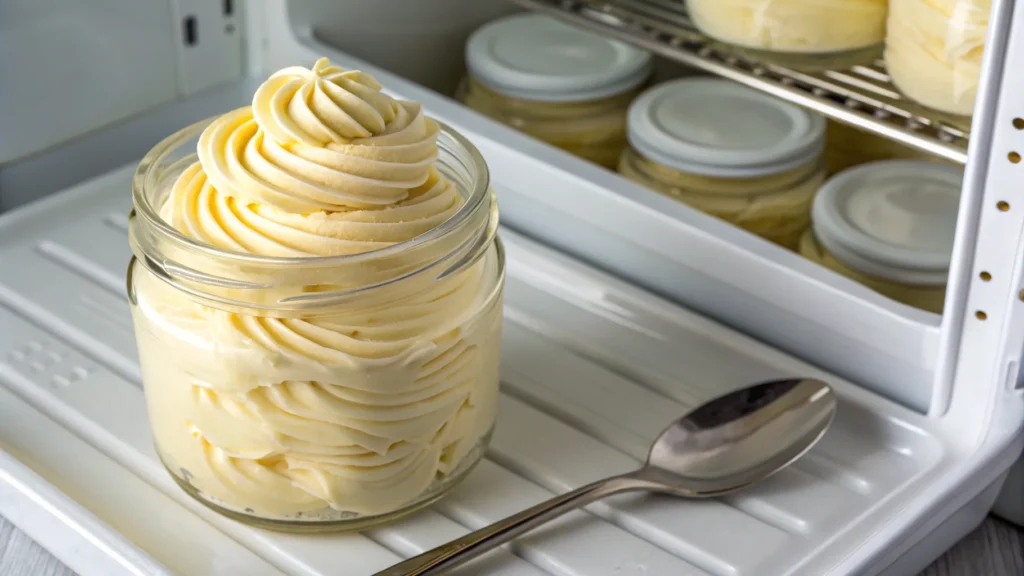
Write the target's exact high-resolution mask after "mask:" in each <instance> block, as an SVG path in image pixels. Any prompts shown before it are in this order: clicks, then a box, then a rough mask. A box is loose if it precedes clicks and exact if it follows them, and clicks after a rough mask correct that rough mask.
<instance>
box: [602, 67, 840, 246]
mask: <svg viewBox="0 0 1024 576" xmlns="http://www.w3.org/2000/svg"><path fill="white" fill-rule="evenodd" d="M628 134H629V143H630V147H629V148H628V149H627V150H626V151H625V152H624V153H623V155H622V159H621V161H620V163H619V172H620V173H621V174H622V175H624V176H626V177H627V178H629V179H630V180H633V181H634V182H637V183H639V184H642V185H644V186H646V187H648V188H650V189H652V190H655V191H657V192H660V193H662V194H665V195H667V196H670V197H672V198H675V199H677V200H679V201H681V202H683V203H685V204H687V205H689V206H691V207H693V208H695V209H697V210H700V211H702V212H705V213H707V214H710V215H712V216H715V217H718V218H721V219H723V220H726V221H728V222H731V223H733V224H735V225H737V226H739V227H740V228H743V229H745V230H748V231H750V232H752V233H754V234H756V235H758V236H761V237H762V238H765V239H766V240H769V241H771V242H774V243H776V244H779V245H781V246H784V247H786V248H790V249H794V250H795V249H796V247H797V244H798V242H799V240H800V236H801V235H802V234H803V232H804V230H806V229H807V226H808V225H809V223H810V209H811V202H812V200H813V199H814V195H815V193H816V192H817V190H818V187H819V186H820V185H821V183H822V182H823V181H824V179H825V171H824V167H823V165H822V160H821V154H822V148H823V144H824V138H825V122H824V119H823V118H822V117H821V116H819V115H816V114H813V113H811V112H808V111H806V110H803V109H801V108H799V107H796V106H793V105H791V104H788V103H786V102H783V101H781V100H778V99H776V98H772V97H771V96H767V95H765V94H762V93H760V92H757V91H755V90H751V89H749V88H746V87H744V86H741V85H739V84H736V83H733V82H728V81H725V80H717V79H709V78H692V79H683V80H677V81H674V82H668V83H665V84H662V85H660V86H657V87H655V88H653V89H651V90H648V91H647V92H645V93H644V94H643V95H642V96H641V97H640V98H638V99H637V100H636V102H634V104H633V106H632V107H631V108H630V112H629V130H628Z"/></svg>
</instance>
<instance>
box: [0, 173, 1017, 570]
mask: <svg viewBox="0 0 1024 576" xmlns="http://www.w3.org/2000/svg"><path fill="white" fill-rule="evenodd" d="M132 171H133V167H132V166H126V167H124V168H122V169H120V170H117V171H115V172H112V173H110V174H108V175H105V176H103V177H101V178H99V179H96V180H93V181H90V182H87V183H84V184H82V185H80V186H78V187H77V188H75V189H74V190H71V191H68V192H66V193H62V194H60V195H58V196H54V197H51V198H49V199H47V200H44V201H42V202H38V203H36V204H33V205H30V206H28V207H25V208H23V209H20V210H17V211H14V212H12V213H9V214H7V215H5V216H4V217H3V218H0V448H2V449H3V450H5V451H6V452H8V453H10V454H11V455H13V456H14V457H15V458H17V459H19V460H20V461H22V462H24V463H25V464H27V465H28V466H29V467H30V468H31V469H32V470H33V471H34V473H33V472H29V471H26V470H25V469H23V468H20V467H18V466H15V465H12V464H10V463H11V462H12V461H9V460H4V459H0V469H3V470H6V472H4V473H3V474H0V486H4V488H3V490H5V494H7V495H11V494H13V495H12V496H10V497H5V498H0V507H2V509H0V513H3V514H5V515H9V516H10V517H11V518H12V520H13V521H14V522H15V523H16V524H18V525H19V526H23V527H26V526H27V527H28V528H29V533H30V534H31V535H32V536H34V537H36V538H38V539H40V540H41V541H42V543H43V544H44V545H47V546H49V547H50V548H51V549H53V550H54V551H55V552H56V553H57V554H58V556H59V557H60V558H61V559H62V560H64V561H65V562H67V563H68V564H69V565H70V566H71V567H72V568H74V569H76V570H78V571H80V572H81V573H83V574H86V575H88V574H109V572H106V571H104V570H106V569H107V568H108V567H101V566H100V564H98V563H96V561H95V559H94V558H93V556H95V553H92V554H90V553H86V552H84V551H83V548H82V546H72V545H68V544H67V543H68V542H69V540H68V536H67V534H62V532H64V533H72V534H78V535H83V534H84V535H86V538H85V540H86V541H89V542H93V543H98V544H99V546H98V547H99V549H100V550H106V551H108V552H109V553H108V554H107V556H109V557H110V558H112V559H113V560H111V562H113V564H116V565H118V566H129V567H130V566H139V568H138V570H135V571H134V572H133V571H132V570H128V572H127V573H140V574H143V573H151V571H150V569H147V568H146V567H147V566H149V567H150V568H152V565H153V563H154V562H159V563H160V564H162V565H163V566H165V567H166V569H167V570H170V571H172V572H175V573H185V574H269V573H278V572H280V573H286V574H339V573H341V574H353V575H356V574H368V573H372V572H373V571H375V570H377V569H381V568H383V567H385V566H387V565H389V564H390V563H393V562H395V561H397V560H398V559H399V558H401V557H405V556H409V555H411V554H414V553H417V552H419V551H421V550H424V549H427V548H430V547H432V546H435V545H438V544H440V543H442V542H444V541H446V540H449V539H451V538H453V537H455V536H457V535H459V534H462V533H464V532H465V531H466V530H468V529H471V528H476V527H479V526H481V525H484V524H486V523H489V522H492V521H495V520H497V519H499V518H501V517H503V516H505V515H507V514H510V513H512V512H515V511H517V510H519V509H521V508H523V507H525V506H528V505H530V504H533V503H535V502H537V501H539V500H541V499H543V498H546V497H548V496H549V495H550V494H551V493H553V492H559V491H564V490H567V489H570V488H573V487H576V486H579V485H581V484H584V483H586V482H589V481H592V480H594V479H597V478H599V477H602V476H605V475H608V474H613V473H619V472H622V471H625V470H628V469H630V468H632V467H634V466H636V465H637V463H638V461H639V460H641V459H642V458H643V457H644V454H645V450H646V446H647V444H648V442H649V441H650V440H651V439H652V438H653V437H654V436H655V435H656V434H657V432H658V431H659V429H660V428H661V427H662V426H663V425H664V424H665V423H666V422H668V421H669V420H671V419H672V418H673V417H675V416H676V415H678V414H680V413H682V412H684V411H685V410H686V408H687V407H688V406H691V405H692V404H693V403H694V402H696V401H699V400H701V399H703V398H707V397H708V396H711V395H717V394H720V393H722V392H724V391H726V390H729V389H732V388H735V387H738V386H741V385H743V384H746V383H749V382H752V381H758V380H763V379H766V378H772V377H777V376H782V375H810V376H818V377H821V378H824V379H826V380H828V381H829V382H832V383H834V384H835V386H836V388H837V390H838V392H839V394H840V397H841V404H840V411H839V415H838V418H837V420H836V422H835V424H834V426H833V428H832V429H831V430H830V432H829V433H828V434H827V435H826V437H825V438H824V439H823V440H822V442H821V444H820V445H819V446H818V447H817V448H815V449H814V450H813V451H812V452H811V453H810V454H809V455H808V456H807V457H806V458H804V459H803V460H801V461H800V462H798V463H797V464H796V465H795V466H794V467H792V468H791V469H789V470H786V471H784V472H783V473H781V474H779V475H778V476H776V477H774V478H772V479H770V480H769V481H767V482H766V483H764V484H763V485H761V486H759V487H757V488H756V489H754V490H752V491H750V492H747V493H744V494H742V495H736V496H732V497H729V498H724V499H721V500H714V501H701V502H684V501H680V500H675V499H669V498H663V497H641V496H630V497H622V498H616V499H611V500H609V501H607V502H605V503H602V504H598V505H594V506H592V507H591V508H590V509H589V510H588V512H580V513H575V514H573V515H571V516H569V517H567V518H565V519H564V520H563V521H561V522H558V523H557V524H555V525H553V526H551V527H549V528H546V529H543V530H540V531H538V532H537V533H535V534H532V535H530V536H528V537H526V538H524V539H521V540H520V541H518V542H516V543H515V544H514V545H512V546H511V547H509V549H508V550H507V551H504V552H500V553H498V554H495V555H493V556H491V557H488V558H485V559H483V562H485V563H486V567H482V566H481V565H476V566H475V567H474V566H469V567H466V568H465V569H464V570H463V572H461V573H466V574H468V573H487V574H544V573H549V574H558V575H564V576H570V575H572V576H576V575H579V576H600V575H604V574H608V575H613V574H614V575H621V574H648V575H666V576H668V575H673V576H674V575H680V574H717V575H757V576H761V575H769V574H770V575H776V574H778V575H782V574H808V575H814V576H820V575H822V574H853V573H859V572H862V573H877V572H880V571H881V570H882V569H883V568H885V566H886V565H888V564H890V563H892V562H896V561H898V560H899V558H900V557H901V556H902V557H903V558H912V559H913V560H914V561H913V564H914V566H913V567H914V568H920V567H923V566H924V564H926V563H927V562H928V561H929V560H930V559H932V558H934V557H935V556H937V555H938V554H940V553H941V552H942V546H944V545H948V544H949V543H951V541H950V542H945V543H943V542H940V543H935V542H931V543H928V544H927V545H926V546H924V548H918V549H917V552H916V553H915V554H912V555H911V556H906V555H905V554H904V553H905V552H906V551H907V550H908V549H909V548H911V547H912V546H913V544H915V543H916V542H917V541H918V540H919V539H920V538H921V537H923V536H924V535H925V532H931V531H932V530H933V529H936V528H939V529H940V530H939V531H940V532H942V530H941V526H942V525H943V522H945V521H947V520H948V519H949V517H950V516H952V515H953V514H954V513H955V512H956V511H957V510H959V509H961V508H962V507H964V506H967V505H968V503H969V502H971V501H974V504H973V506H972V507H969V508H967V510H968V514H967V515H966V516H964V517H961V524H963V526H960V527H957V529H956V530H954V531H953V532H952V533H948V534H945V538H946V539H949V538H957V537H959V536H962V535H963V533H965V532H966V531H967V530H969V529H970V528H971V527H972V526H973V525H976V524H977V523H978V522H980V520H981V519H982V517H983V515H984V512H985V510H986V509H987V507H988V506H990V505H991V499H992V498H994V496H995V494H994V493H991V494H989V492H991V490H989V491H988V492H986V493H985V494H982V490H983V488H985V487H986V486H993V487H994V488H996V489H997V488H998V485H997V483H998V481H999V476H1000V475H1001V472H1000V471H1001V470H1005V468H1006V466H1007V465H1008V462H988V464H989V466H990V469H989V470H988V471H987V472H988V474H989V475H988V476H986V477H984V478H982V477H975V478H972V479H971V480H970V481H968V480H966V476H965V474H967V473H973V472H977V471H979V470H980V469H982V466H981V464H982V463H981V462H972V461H971V460H970V459H968V458H965V457H963V456H961V455H958V454H956V453H955V451H954V450H950V449H949V448H948V446H949V444H951V443H950V442H949V441H948V439H944V438H943V433H942V431H941V430H937V429H933V428H934V424H935V421H933V420H929V419H927V418H926V417H924V416H922V415H920V414H917V413H915V412H912V411H910V410H908V409H905V408H903V407H900V406H898V405H896V404H894V403H891V402H889V401H886V400H883V399H881V398H879V397H877V396H875V395H873V394H870V393H868V392H865V391H864V390H863V389H862V388H859V387H857V386H855V385H853V384H849V383H847V382H845V381H843V380H841V379H839V378H836V377H834V376H831V375H829V374H824V373H822V372H821V371H819V370H817V369H815V368H813V367H811V366H809V365H807V364H805V363H803V362H800V361H798V360H796V359H793V358H791V357H789V356H787V355H785V354H781V353H779V352H777V351H775V350H773V349H771V348H769V347H767V346H765V345H762V344H760V343H758V342H756V341H754V340H752V339H750V338H747V337H745V336H742V335H740V334H738V333H737V332H734V331H732V330H729V329H727V328H724V327H722V326H721V325H719V324H716V323H714V322H711V321H708V320H706V319H704V318H701V317H700V316H698V315H696V314H693V313H691V312H688V311H686V310H684V309H682V308H679V307H676V306H674V305H671V304H668V303H666V302H664V301H661V300H659V299H657V298H655V297H653V296H651V295H649V294H646V293H644V292H642V291H640V290H638V289H636V288H634V287H632V286H630V285H628V284H626V283H624V282H622V281H620V280H617V279H615V278H613V277H610V276H607V275H605V274H602V273H599V272H597V271H594V270H592V269H590V268H588V267H586V266H585V265H582V264H580V263H578V262H576V261H573V260H571V259H570V258H568V257H566V256H564V255H560V254H558V253H555V252H553V251H551V250H549V249H546V248H544V247H541V246H539V245H537V244H534V243H533V242H530V241H528V240H526V239H524V238H522V237H520V236H518V235H516V234H514V233H511V232H510V231H507V230H506V231H504V232H503V233H504V236H505V239H506V242H507V246H508V254H509V265H508V284H507V297H506V320H507V324H506V329H505V334H504V336H505V342H504V351H503V353H504V358H503V365H502V368H503V377H502V379H503V383H504V394H503V397H502V400H501V406H500V415H499V418H500V423H499V426H498V429H497V432H496V435H495V438H494V443H493V447H492V450H491V451H490V453H489V455H488V458H487V459H486V460H485V461H484V462H483V463H482V464H481V465H480V466H479V468H478V469H477V470H476V471H474V473H473V474H472V475H471V476H470V478H469V479H467V481H466V482H465V483H464V484H462V485H461V486H459V487H458V488H457V489H456V490H455V491H454V493H453V494H452V495H451V496H450V497H449V498H446V499H445V500H443V501H441V502H440V503H439V504H438V505H436V506H434V507H433V508H432V509H430V510H428V511H425V512H422V513H420V514H417V515H416V516H414V517H412V518H409V519H407V520H405V521H402V522H399V523H397V524H393V525H389V526H387V527H382V528H378V529H375V530H371V531H367V532H365V533H362V534H348V535H333V536H292V535H283V534H273V533H269V532H264V531H260V530H255V529H252V528H247V527H245V526H243V525H241V524H238V523H235V522H232V521H229V520H226V519H224V518H221V517H219V516H217V515H216V514H213V513H211V512H209V511H208V510H206V509H205V508H203V507H202V506H201V505H199V504H197V503H195V502H193V501H191V500H190V499H189V497H188V496H186V495H185V494H183V493H182V492H181V491H180V490H179V489H178V488H177V486H176V485H175V484H174V483H173V482H172V481H171V479H170V477H169V476H168V475H167V474H166V473H165V471H164V470H163V469H162V468H161V466H160V464H159V463H158V461H157V459H156V456H155V454H154V452H153V449H152V447H151V444H150V437H149V428H148V422H147V417H146V407H145V403H144V398H143V392H142V389H141V382H140V378H139V368H138V365H137V359H136V352H135V346H134V340H133V335H132V328H131V323H130V317H129V310H128V303H127V300H126V297H125V290H124V272H125V269H126V265H127V262H128V259H129V256H130V253H129V250H128V245H127V238H126V226H125V224H126V217H125V214H126V213H127V211H128V208H129V204H130V200H129V190H130V178H131V174H132ZM498 184H499V185H500V184H501V182H498ZM992 456H993V455H987V456H986V457H992ZM1005 459H1006V458H1005V457H1004V458H1003V460H1005ZM5 462H6V463H7V464H5ZM12 478H13V481H12ZM42 479H45V480H46V481H48V482H49V483H51V484H52V485H53V486H55V487H56V488H58V489H60V490H62V491H63V492H64V493H65V494H67V496H68V497H70V498H71V499H73V500H75V501H77V502H78V503H80V504H81V505H82V506H83V507H84V508H85V509H86V510H87V511H85V510H79V509H77V508H76V507H74V506H72V505H71V504H70V501H69V500H67V499H62V498H60V497H59V495H58V496H56V497H55V498H56V502H54V503H50V504H46V503H47V502H48V500H47V497H46V495H47V494H49V495H50V497H51V498H52V497H54V496H53V495H54V494H56V492H55V491H54V490H53V489H52V488H49V487H47V486H46V485H44V484H42V481H41V480H42ZM5 483H6V485H5ZM19 494H20V496H18V495H19ZM40 494H42V495H40ZM979 498H980V499H981V501H979V500H978V499H979ZM40 502H43V503H44V504H45V505H41V504H39V503H40ZM33 503H34V505H35V508H38V510H36V512H35V513H30V512H26V511H25V508H26V506H27V507H28V508H33V506H32V504H33ZM19 510H20V512H19ZM55 515H56V517H57V518H59V519H60V522H54V521H52V520H53V518H54V517H55ZM97 518H98V519H101V520H103V521H106V522H107V523H109V525H110V526H111V527H112V530H110V531H107V532H105V531H103V530H101V529H99V528H96V519H97ZM83 519H84V520H83ZM54 523H57V524H60V523H63V525H65V526H71V528H65V529H64V530H63V531H56V530H48V529H44V528H45V527H46V526H48V525H50V524H54ZM82 526H84V527H82ZM90 526H92V527H90ZM41 527H42V528H41ZM118 533H120V534H121V535H123V537H124V538H125V539H127V541H130V542H131V543H133V544H127V543H126V542H122V544H124V546H121V547H118V546H114V545H111V544H110V542H111V541H114V542H116V541H117V534H118ZM880 562H882V564H879V563H880ZM108 564H110V562H108ZM900 573H902V571H901V572H900Z"/></svg>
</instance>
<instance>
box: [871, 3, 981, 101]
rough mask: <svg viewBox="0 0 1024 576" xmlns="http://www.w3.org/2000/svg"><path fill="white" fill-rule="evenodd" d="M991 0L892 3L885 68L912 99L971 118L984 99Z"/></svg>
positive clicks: (901, 89)
mask: <svg viewBox="0 0 1024 576" xmlns="http://www.w3.org/2000/svg"><path fill="white" fill-rule="evenodd" d="M991 8H992V2H991V0H892V6H891V8H890V10H889V22H888V33H887V36H886V42H885V43H886V48H885V65H886V68H887V69H888V71H889V75H890V77H891V78H892V81H893V83H894V84H895V85H896V87H897V88H899V89H900V91H902V92H903V93H904V94H905V95H906V96H908V97H909V98H911V99H913V100H916V101H918V102H920V103H921V104H924V105H925V106H928V107H929V108H934V109H935V110H939V111H942V112H948V113H950V114H957V115H970V114H971V113H972V112H973V110H974V101H975V99H976V98H977V95H978V82H979V81H980V78H981V60H982V53H983V52H984V49H985V35H986V33H987V31H988V17H989V11H990V10H991Z"/></svg>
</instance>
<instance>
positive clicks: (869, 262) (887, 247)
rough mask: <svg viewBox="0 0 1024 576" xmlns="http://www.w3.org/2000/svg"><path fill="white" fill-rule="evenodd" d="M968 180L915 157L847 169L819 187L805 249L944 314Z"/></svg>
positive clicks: (893, 295)
mask: <svg viewBox="0 0 1024 576" xmlns="http://www.w3.org/2000/svg"><path fill="white" fill-rule="evenodd" d="M962 178H963V172H962V170H961V169H959V168H957V167H955V166H949V165H942V164H935V163H930V162H921V161H914V160H892V161H885V162H874V163H871V164H864V165H862V166H858V167H856V168H852V169H850V170H846V171H844V172H842V173H840V174H839V175H837V176H834V177H833V178H831V179H829V181H828V182H826V183H825V185H824V186H822V188H821V190H820V191H819V193H818V197H817V198H816V199H815V201H814V209H813V212H812V220H813V224H812V228H811V230H808V231H807V233H805V234H804V236H803V237H802V238H801V239H800V254H801V255H803V256H805V257H806V258H808V259H809V260H811V261H813V262H816V263H818V264H821V265H822V266H825V267H826V268H829V269H831V270H833V271H834V272H838V273H839V274H841V275H843V276H846V277H848V278H851V279H853V280H856V281H857V282H859V283H861V284H863V285H864V286H866V287H868V288H871V289H872V290H875V291H876V292H879V293H881V294H883V295H885V296H888V297H889V298H891V299H893V300H895V301H897V302H902V303H904V304H907V305H910V306H914V307H916V308H920V309H922V310H927V311H929V312H935V313H939V314H941V313H942V306H943V301H944V300H945V296H946V277H947V275H948V272H949V260H950V254H951V253H952V249H953V235H954V232H955V229H956V218H957V209H958V205H959V199H960V186H961V182H962Z"/></svg>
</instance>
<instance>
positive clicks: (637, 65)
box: [458, 14, 651, 168]
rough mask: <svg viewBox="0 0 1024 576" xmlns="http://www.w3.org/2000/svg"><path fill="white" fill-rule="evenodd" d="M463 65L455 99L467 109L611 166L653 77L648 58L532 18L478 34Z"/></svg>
mask: <svg viewBox="0 0 1024 576" xmlns="http://www.w3.org/2000/svg"><path fill="white" fill-rule="evenodd" d="M466 65H467V68H468V69H469V75H468V77H467V78H466V79H465V81H464V82H463V84H462V86H461V87H460V89H459V94H458V97H459V99H460V100H461V101H462V102H463V103H464V104H466V105H467V106H468V107H470V108H472V109H474V110H476V111H478V112H481V113H483V114H485V115H487V116H489V117H491V118H493V119H495V120H497V121H499V122H502V123H503V124H507V125H509V126H511V127H513V128H516V129H517V130H519V131H521V132H524V133H526V134H529V135H531V136H533V137H535V138H537V139H539V140H543V141H544V142H547V143H549V144H552V145H554V146H557V147H559V148H561V149H563V150H566V151H568V152H571V153H573V154H575V155H576V156H579V157H582V158H586V159H588V160H590V161H592V162H594V163H596V164H600V165H602V166H606V167H609V168H614V167H615V163H616V162H617V161H618V157H619V154H620V153H621V152H622V149H623V148H624V147H625V144H626V110H627V109H628V108H629V104H630V102H632V101H633V98H635V97H636V95H637V94H638V93H639V91H640V90H641V87H642V85H643V84H644V83H645V82H646V81H647V79H648V78H649V77H650V75H651V55H650V53H648V52H646V51H644V50H640V49H638V48H635V47H633V46H630V45H629V44H626V43H624V42H619V41H617V40H613V39H610V38H605V37H603V36H599V35H597V34H593V33H591V32H588V31H586V30H582V29H579V28H575V27H572V26H568V25H566V24H563V23H561V22H559V21H557V20H555V19H553V18H549V17H547V16H542V15H537V14H525V15H516V16H510V17H507V18H502V19H500V20H496V21H494V22H491V23H490V24H487V25H486V26H483V27H481V28H480V29H478V30H477V31H476V32H474V33H473V35H472V36H470V38H469V41H468V42H467V44H466Z"/></svg>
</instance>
